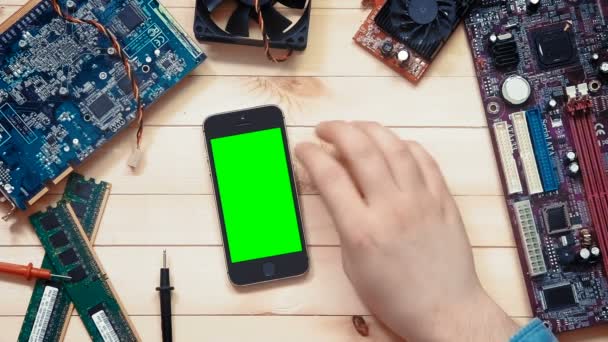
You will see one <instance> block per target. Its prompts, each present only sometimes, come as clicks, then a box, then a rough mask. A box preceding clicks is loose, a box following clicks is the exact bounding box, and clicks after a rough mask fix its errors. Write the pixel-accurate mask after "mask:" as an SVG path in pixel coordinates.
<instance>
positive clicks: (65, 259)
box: [59, 248, 78, 266]
mask: <svg viewBox="0 0 608 342" xmlns="http://www.w3.org/2000/svg"><path fill="white" fill-rule="evenodd" d="M59 260H61V263H62V264H64V265H65V266H67V265H70V264H73V263H75V262H77V261H78V256H77V255H76V252H75V251H74V250H73V249H72V248H70V249H68V250H66V251H64V252H62V253H61V254H59Z"/></svg>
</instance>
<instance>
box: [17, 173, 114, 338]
mask: <svg viewBox="0 0 608 342" xmlns="http://www.w3.org/2000/svg"><path fill="white" fill-rule="evenodd" d="M110 188H111V185H110V184H109V183H106V182H97V181H96V180H94V179H86V178H85V177H83V176H81V175H79V174H76V173H73V174H71V175H70V178H69V180H68V184H67V186H66V190H65V193H64V195H63V199H64V200H66V201H69V202H70V205H71V206H72V209H73V210H74V212H75V213H76V216H77V217H78V220H79V221H80V222H81V224H82V228H83V229H84V231H85V233H86V235H87V237H88V238H89V241H94V240H95V235H96V233H97V230H98V227H99V222H100V220H101V216H102V213H103V211H104V208H105V205H106V202H107V199H108V196H109V194H110ZM68 254H70V253H69V252H68ZM68 254H65V255H64V256H63V258H64V259H65V258H68V257H69V256H68ZM70 255H71V254H70ZM42 268H46V269H54V267H53V264H52V262H51V260H50V259H49V258H48V257H46V256H45V257H44V259H43V261H42ZM73 308H74V307H73V305H72V301H71V299H70V297H69V296H68V294H67V292H66V290H65V289H64V287H63V284H62V283H61V282H55V281H52V280H38V281H37V282H36V285H35V286H34V291H33V292H32V297H31V299H30V304H29V305H28V308H27V311H26V313H25V318H24V320H23V324H22V325H21V332H20V333H19V339H18V341H19V342H26V341H27V342H56V341H63V338H64V335H65V329H66V328H67V325H68V322H69V320H70V316H71V314H72V311H73Z"/></svg>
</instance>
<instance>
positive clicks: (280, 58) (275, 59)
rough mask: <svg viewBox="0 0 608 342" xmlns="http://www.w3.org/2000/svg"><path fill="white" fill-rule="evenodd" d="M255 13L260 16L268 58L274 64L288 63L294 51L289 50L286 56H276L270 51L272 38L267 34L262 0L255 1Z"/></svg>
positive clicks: (259, 21)
mask: <svg viewBox="0 0 608 342" xmlns="http://www.w3.org/2000/svg"><path fill="white" fill-rule="evenodd" d="M255 12H256V13H257V15H258V24H259V25H260V31H262V40H263V41H264V52H265V53H266V57H267V58H268V59H269V60H271V61H272V62H274V63H282V62H285V61H287V60H288V59H289V57H291V54H292V53H293V49H289V50H287V52H286V53H285V54H283V55H280V56H275V55H274V54H273V53H272V51H270V37H269V36H268V33H267V32H266V25H265V24H264V17H263V16H262V10H261V8H260V0H255Z"/></svg>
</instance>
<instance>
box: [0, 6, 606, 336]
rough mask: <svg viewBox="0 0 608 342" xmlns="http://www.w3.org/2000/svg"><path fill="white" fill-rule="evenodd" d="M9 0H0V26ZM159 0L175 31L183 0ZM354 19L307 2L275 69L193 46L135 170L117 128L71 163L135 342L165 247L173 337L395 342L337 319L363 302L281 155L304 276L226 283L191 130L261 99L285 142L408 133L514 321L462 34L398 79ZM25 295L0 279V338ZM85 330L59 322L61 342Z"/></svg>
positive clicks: (197, 140)
mask: <svg viewBox="0 0 608 342" xmlns="http://www.w3.org/2000/svg"><path fill="white" fill-rule="evenodd" d="M24 2H25V0H0V21H3V20H5V19H6V18H7V17H8V16H9V15H10V14H11V13H13V12H15V11H16V10H17V9H18V8H19V6H20V5H22V4H23V3H24ZM162 2H163V3H164V4H165V5H166V6H168V7H169V8H170V11H171V12H172V13H173V15H174V16H175V18H176V20H177V21H178V22H179V23H180V24H182V26H183V27H185V28H186V30H187V31H188V32H191V30H192V29H191V28H192V25H193V6H194V3H195V0H162ZM285 12H288V13H289V11H285ZM366 16H367V11H365V10H362V9H361V8H360V1H359V0H313V11H312V15H311V31H310V44H309V48H308V49H307V50H306V51H305V52H304V53H298V54H296V56H294V57H293V58H292V59H291V60H290V61H289V62H288V63H286V64H283V65H280V66H276V65H272V64H270V63H268V62H267V61H266V60H265V58H264V56H263V54H262V52H261V50H259V49H256V48H249V47H236V46H230V45H222V44H201V46H202V47H203V49H204V50H205V52H206V53H207V54H208V55H209V57H210V58H209V59H208V61H207V62H206V63H204V64H203V66H201V67H200V68H198V69H197V70H196V71H195V72H194V73H193V75H191V76H189V77H187V78H186V79H185V80H184V81H183V82H182V83H181V84H179V85H178V86H177V87H176V88H175V89H173V90H172V91H170V92H169V93H168V94H167V95H166V96H165V97H164V98H163V99H162V100H161V101H160V102H159V103H157V104H155V105H154V106H152V107H151V108H149V110H148V111H147V113H146V131H145V135H144V144H145V149H146V155H145V160H144V162H143V165H142V167H141V168H140V170H138V171H137V172H135V173H134V172H132V171H131V170H130V169H129V168H128V167H127V166H126V160H127V158H128V155H129V154H130V152H131V149H132V147H133V145H132V144H133V135H132V134H133V132H132V131H127V132H125V133H123V134H121V135H120V136H119V137H117V138H116V139H115V140H114V141H113V142H111V143H110V144H108V145H107V146H105V147H104V148H103V149H102V150H101V151H99V152H98V153H97V154H96V155H95V156H94V157H93V158H92V159H91V160H89V161H88V162H87V163H86V165H84V166H82V167H80V168H79V169H78V171H80V172H82V173H84V174H87V175H89V176H95V177H97V178H100V179H103V180H106V181H109V182H111V183H112V184H113V193H112V196H111V197H110V200H109V202H108V207H107V210H106V212H105V215H104V218H103V221H102V225H101V228H100V233H99V236H98V238H97V245H96V251H97V253H98V254H99V256H100V258H101V261H102V262H103V264H104V267H105V269H106V270H107V271H108V273H109V276H110V278H111V279H112V280H113V283H114V285H115V286H116V289H117V291H118V292H119V293H120V296H121V298H122V299H123V301H124V302H125V305H126V306H127V310H128V311H129V313H130V314H131V315H132V317H133V320H134V322H135V325H136V327H137V328H138V331H139V332H140V334H141V335H142V336H143V338H144V340H145V341H160V329H159V321H160V318H159V317H158V313H159V309H158V299H157V295H158V294H157V292H156V291H155V290H154V288H155V286H156V285H157V282H158V268H159V266H160V262H161V260H160V256H161V251H162V249H165V248H167V249H168V253H169V262H170V266H171V271H172V278H173V283H174V285H175V286H176V291H175V292H174V296H175V297H174V313H175V314H176V315H177V316H176V317H175V318H174V331H175V340H176V341H202V340H205V341H244V340H246V341H287V340H289V341H382V342H384V341H397V339H395V338H394V336H392V335H391V334H390V333H389V332H387V331H386V330H385V329H384V328H382V327H381V326H380V325H379V323H378V322H376V321H374V320H373V318H371V317H367V318H366V319H367V320H368V322H369V323H370V325H371V336H370V337H371V338H368V339H363V338H361V337H360V336H359V335H358V334H357V333H356V332H355V330H354V329H353V328H352V324H351V319H350V317H351V315H353V314H368V313H369V312H368V310H367V309H366V308H365V306H364V305H363V304H362V303H361V301H360V300H359V299H358V298H357V296H356V294H355V293H354V291H353V289H352V287H351V286H350V284H349V282H348V280H347V279H346V277H345V276H344V274H343V271H342V268H341V259H340V250H339V240H338V237H337V235H336V232H335V229H334V225H333V222H332V220H331V217H330V216H329V215H328V213H327V210H326V209H325V207H324V205H323V202H322V200H321V199H320V197H319V196H318V195H317V191H316V190H315V189H314V187H312V185H311V184H310V182H309V181H308V179H307V177H306V175H305V174H304V173H303V172H302V170H301V168H300V167H298V165H297V164H296V171H297V173H298V177H299V186H300V189H301V190H302V193H303V196H302V199H301V200H302V206H303V214H304V221H305V225H306V234H307V240H308V242H309V244H310V246H311V248H310V250H311V258H312V262H311V264H312V269H311V272H310V274H308V275H307V277H305V278H303V279H299V280H292V281H287V282H284V283H278V284H273V285H266V286H261V287H256V288H253V289H248V290H237V289H235V288H233V287H231V286H230V285H229V284H228V280H227V276H226V268H225V264H224V257H223V253H222V249H221V246H220V244H221V241H220V235H219V228H218V222H217V218H216V214H215V211H214V210H215V209H214V206H213V197H212V195H211V184H210V182H209V177H208V169H207V165H206V163H205V154H204V149H203V148H202V134H201V128H200V126H201V124H202V122H203V120H204V119H205V118H206V117H207V116H209V115H211V114H214V113H217V112H223V111H228V110H233V109H237V108H242V107H249V106H258V105H263V104H277V105H279V106H280V107H281V108H282V109H283V110H284V112H285V115H286V118H287V122H288V124H289V126H290V128H289V136H290V141H291V144H292V147H293V145H295V144H296V143H298V142H301V141H306V140H314V131H313V128H312V126H314V125H316V124H317V123H319V122H321V121H323V120H330V119H342V120H376V121H380V122H381V123H383V124H385V125H389V126H392V127H394V128H395V130H396V132H397V133H398V134H399V135H400V136H401V137H402V138H403V139H412V140H418V141H420V142H421V143H422V145H424V146H425V147H426V148H428V149H429V150H430V151H431V153H432V154H433V155H434V156H435V158H436V159H437V160H438V162H439V164H440V165H441V167H442V168H443V170H444V173H445V176H446V177H447V179H448V183H449V186H450V189H451V192H452V193H453V194H454V195H456V201H457V203H458V206H459V208H460V210H461V212H462V214H463V219H464V221H465V224H466V227H467V233H468V235H469V238H470V240H471V243H472V245H473V253H474V258H475V266H476V269H477V271H478V273H479V276H480V278H481V280H482V283H483V286H484V287H485V288H486V289H487V290H488V292H489V293H490V294H491V296H492V297H493V298H494V299H495V300H496V301H497V302H498V303H499V304H500V305H501V306H502V307H503V308H504V309H505V310H506V311H507V313H508V314H509V315H511V316H513V317H514V318H515V319H516V321H517V322H518V323H520V324H525V323H526V322H527V321H528V320H529V319H530V318H529V317H530V315H531V313H530V309H529V304H528V300H527V296H526V293H525V288H524V284H523V281H522V275H521V268H520V266H519V262H518V259H517V253H516V250H515V248H514V241H513V236H512V233H511V228H510V225H509V222H508V216H507V214H506V208H505V205H504V202H503V197H502V191H501V189H500V182H499V180H498V174H497V169H496V163H495V161H494V156H493V153H492V150H491V147H490V140H489V134H488V131H487V128H486V121H485V118H484V115H483V108H482V106H481V101H480V99H479V94H478V90H477V83H476V80H475V78H474V69H473V66H472V63H471V59H470V55H469V51H468V46H467V42H466V38H465V35H464V31H463V30H462V28H459V29H458V30H457V31H456V33H455V35H454V36H453V38H452V39H450V41H449V42H448V44H447V45H446V47H445V48H444V50H443V51H442V52H441V53H440V55H439V57H438V58H437V60H436V62H435V63H434V65H433V66H432V67H431V69H430V70H429V73H428V75H427V77H426V78H425V79H424V80H423V81H422V82H421V83H420V84H418V85H416V86H414V85H412V84H410V83H408V82H407V81H405V80H403V79H401V78H400V77H398V76H397V75H395V74H394V73H393V72H392V71H391V70H389V69H388V68H386V67H384V66H383V65H382V64H381V63H380V62H378V61H376V60H375V59H374V58H373V57H371V56H369V55H368V54H367V53H365V52H364V51H362V50H361V49H359V48H358V47H357V46H355V45H354V44H353V43H352V40H351V38H352V36H353V35H354V33H355V31H356V29H357V28H358V26H359V25H360V23H361V22H362V20H363V19H364V18H365V17H366ZM63 186H64V184H60V185H59V186H57V187H55V188H53V189H52V190H51V194H50V195H47V196H46V197H45V198H44V199H43V200H41V201H40V203H38V204H37V205H36V206H35V207H34V208H32V209H30V210H29V211H28V212H26V213H19V214H18V215H16V216H15V217H13V218H12V219H11V220H10V221H9V222H2V221H0V256H1V259H2V260H3V261H9V262H18V263H23V262H28V261H32V262H34V263H40V261H41V260H42V254H43V251H42V249H41V247H40V243H39V241H38V239H37V237H36V236H35V234H34V232H33V230H32V229H31V227H30V226H29V224H28V223H27V214H28V213H31V212H33V211H34V210H39V209H41V208H44V207H45V206H47V205H49V204H50V203H52V202H54V201H55V200H56V199H58V198H59V195H60V194H61V193H62V191H63ZM4 209H6V208H4ZM31 289H32V284H31V283H27V282H25V281H20V280H17V279H14V278H9V277H3V276H0V290H1V291H0V293H1V295H0V298H1V299H2V305H0V331H2V334H0V342H3V341H14V340H15V339H16V336H17V335H18V333H19V328H20V326H21V321H22V320H23V314H24V312H25V309H26V307H27V303H28V301H29V296H30V294H31ZM606 335H608V327H598V328H594V329H587V330H583V331H579V332H574V333H569V334H565V335H563V336H561V338H562V339H561V340H562V341H566V342H571V341H584V342H597V341H605V340H606V338H605V336H606ZM86 340H87V335H86V332H85V330H84V328H83V326H82V323H81V322H80V320H79V319H78V318H77V317H74V319H73V320H72V321H71V324H70V327H69V330H68V334H67V341H86Z"/></svg>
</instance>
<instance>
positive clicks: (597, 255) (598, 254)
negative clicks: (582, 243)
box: [590, 246, 601, 259]
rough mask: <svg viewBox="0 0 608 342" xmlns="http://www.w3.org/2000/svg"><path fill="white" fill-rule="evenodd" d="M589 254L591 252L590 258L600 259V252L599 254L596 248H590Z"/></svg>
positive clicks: (598, 249)
mask: <svg viewBox="0 0 608 342" xmlns="http://www.w3.org/2000/svg"><path fill="white" fill-rule="evenodd" d="M590 252H591V258H593V259H598V258H599V257H600V254H601V252H600V248H599V247H598V246H593V247H591V250H590Z"/></svg>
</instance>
